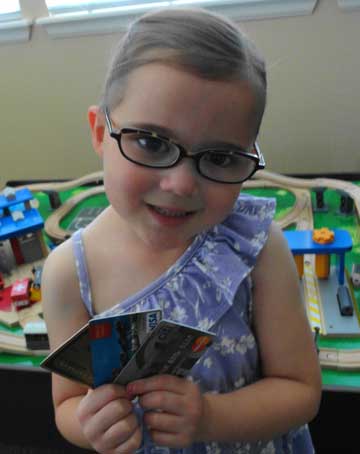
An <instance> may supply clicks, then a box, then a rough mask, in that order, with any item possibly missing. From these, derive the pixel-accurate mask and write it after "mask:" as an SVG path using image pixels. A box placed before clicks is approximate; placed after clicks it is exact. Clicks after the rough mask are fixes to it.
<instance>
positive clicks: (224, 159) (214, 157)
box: [204, 152, 233, 167]
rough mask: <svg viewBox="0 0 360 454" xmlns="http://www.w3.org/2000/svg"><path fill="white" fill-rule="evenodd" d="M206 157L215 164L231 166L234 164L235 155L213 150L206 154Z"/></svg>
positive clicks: (210, 162)
mask: <svg viewBox="0 0 360 454" xmlns="http://www.w3.org/2000/svg"><path fill="white" fill-rule="evenodd" d="M204 159H205V160H206V161H207V162H208V164H211V165H213V166H217V167H229V166H231V165H232V164H233V157H232V156H231V154H229V153H221V152H211V153H207V154H206V155H205V156H204Z"/></svg>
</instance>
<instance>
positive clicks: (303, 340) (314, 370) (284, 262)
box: [203, 223, 321, 440]
mask: <svg viewBox="0 0 360 454" xmlns="http://www.w3.org/2000/svg"><path fill="white" fill-rule="evenodd" d="M252 278H253V283H254V288H253V303H254V324H255V334H256V338H257V342H258V346H259V353H260V359H261V369H262V374H263V377H264V378H263V379H262V380H260V381H258V382H257V383H254V384H252V385H250V386H247V387H244V388H242V389H241V390H239V391H236V392H233V393H230V394H224V395H207V396H205V399H204V401H205V414H206V421H207V424H208V427H209V428H210V427H211V430H212V431H213V432H211V430H209V431H207V428H206V427H204V433H203V437H204V438H214V439H217V440H237V439H239V437H240V439H242V440H257V439H268V438H272V437H273V436H274V435H276V434H281V433H284V432H286V431H288V430H289V429H291V428H294V427H297V426H300V425H302V424H304V423H306V422H309V421H310V420H311V419H313V418H314V417H315V415H316V413H317V411H318V407H319V403H320V396H321V375H320V367H319V362H318V357H317V352H316V348H315V345H314V340H313V335H312V333H311V330H310V327H309V322H308V319H307V316H306V312H305V308H304V304H303V301H302V298H301V293H300V285H299V278H298V275H297V271H296V266H295V262H294V259H293V257H292V255H291V252H290V251H289V248H288V245H287V242H286V240H285V238H284V235H283V234H282V231H281V229H280V228H279V227H278V226H277V225H276V224H275V223H273V224H272V225H271V228H270V232H269V238H268V241H267V243H266V245H265V246H264V249H263V250H262V252H261V254H260V255H259V258H258V261H257V264H256V266H255V268H254V271H253V273H252ZM229 415H232V416H233V417H229Z"/></svg>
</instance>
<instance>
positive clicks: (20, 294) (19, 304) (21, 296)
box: [10, 278, 31, 311]
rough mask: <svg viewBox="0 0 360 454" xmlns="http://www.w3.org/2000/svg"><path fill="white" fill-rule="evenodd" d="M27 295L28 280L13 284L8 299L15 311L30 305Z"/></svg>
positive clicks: (28, 291) (28, 290)
mask: <svg viewBox="0 0 360 454" xmlns="http://www.w3.org/2000/svg"><path fill="white" fill-rule="evenodd" d="M29 293H30V279H29V278H24V279H21V280H18V281H15V282H14V284H13V286H12V289H11V294H10V298H11V301H12V304H13V306H14V307H15V309H16V310H17V311H19V310H21V309H24V308H25V307H28V306H30V305H31V303H30V298H29Z"/></svg>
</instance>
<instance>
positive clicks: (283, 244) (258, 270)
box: [252, 221, 296, 284]
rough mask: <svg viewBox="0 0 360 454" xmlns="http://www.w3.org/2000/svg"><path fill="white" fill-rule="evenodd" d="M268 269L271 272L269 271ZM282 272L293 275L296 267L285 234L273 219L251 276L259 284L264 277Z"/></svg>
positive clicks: (270, 276) (271, 276)
mask: <svg viewBox="0 0 360 454" xmlns="http://www.w3.org/2000/svg"><path fill="white" fill-rule="evenodd" d="M269 266H271V268H269ZM270 270H271V272H269V271H270ZM282 272H287V273H290V275H291V276H293V277H294V276H295V275H296V268H295V263H294V260H293V257H292V254H291V252H290V250H289V247H288V244H287V241H286V239H285V236H284V235H283V232H282V230H281V228H280V226H279V225H278V224H277V223H276V222H274V221H273V222H272V223H271V225H270V228H269V233H268V238H267V241H266V243H265V245H264V247H263V249H262V251H261V252H260V254H259V257H258V259H257V262H256V265H255V267H254V270H253V273H252V277H253V279H254V282H255V283H257V284H259V283H261V282H264V278H266V277H269V278H273V277H274V273H282Z"/></svg>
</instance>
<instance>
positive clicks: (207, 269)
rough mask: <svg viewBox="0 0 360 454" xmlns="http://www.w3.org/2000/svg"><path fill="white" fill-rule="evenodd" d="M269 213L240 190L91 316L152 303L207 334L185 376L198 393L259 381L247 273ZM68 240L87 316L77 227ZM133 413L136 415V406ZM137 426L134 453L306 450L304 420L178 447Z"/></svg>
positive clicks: (290, 453) (261, 201)
mask: <svg viewBox="0 0 360 454" xmlns="http://www.w3.org/2000/svg"><path fill="white" fill-rule="evenodd" d="M274 212H275V201H274V200H273V199H266V198H259V197H253V196H249V195H241V196H240V197H239V198H238V200H237V201H236V203H235V206H234V209H233V211H232V212H231V213H230V215H229V216H228V217H227V218H226V219H225V221H224V222H223V223H221V224H220V225H217V226H215V227H213V228H212V229H210V230H208V231H206V232H204V233H202V234H200V235H198V236H197V237H196V238H195V240H194V241H193V243H192V244H191V245H190V246H189V248H188V249H187V250H186V251H185V253H184V254H183V255H182V256H181V257H180V258H179V259H178V260H177V261H176V263H175V264H174V265H173V266H172V267H171V268H169V270H168V271H167V272H166V273H164V274H163V275H162V276H160V277H159V278H158V279H157V280H156V281H154V282H152V283H151V284H150V285H149V286H147V287H146V288H144V289H143V290H141V291H140V292H138V293H136V294H135V295H132V296H131V297H130V298H128V299H126V300H125V301H122V302H121V303H119V304H116V305H115V306H114V307H112V308H111V309H109V310H106V311H105V312H103V313H101V314H99V315H101V316H104V315H115V314H118V313H120V312H132V311H141V310H148V309H155V308H159V307H160V308H161V309H162V311H163V316H164V318H167V319H171V320H174V321H177V322H181V323H184V324H187V325H191V326H195V327H199V328H202V329H205V330H209V331H212V332H214V333H215V334H216V336H217V337H216V340H215V342H214V343H213V345H212V346H211V347H210V348H209V349H208V350H207V351H206V353H205V354H204V355H203V356H202V358H201V359H200V360H199V361H198V362H197V363H196V364H195V366H194V367H193V369H192V370H191V374H190V375H189V377H188V379H189V380H192V381H194V382H196V383H197V384H198V385H199V386H200V388H201V390H202V391H203V392H211V393H227V392H231V391H234V390H236V389H239V388H242V387H243V386H246V385H248V384H250V383H253V382H255V381H257V380H259V379H261V370H260V364H259V352H258V347H257V344H256V339H255V336H254V332H253V330H252V317H251V312H252V291H251V290H252V282H251V276H250V273H251V271H252V269H253V267H254V265H255V262H256V258H257V256H258V254H259V252H260V251H261V249H262V248H263V246H264V244H265V242H266V239H267V235H268V229H269V226H270V223H271V221H272V219H273V216H274ZM73 245H74V255H75V258H76V264H77V270H78V275H79V282H80V290H81V294H82V298H83V300H84V304H85V305H86V307H87V309H88V311H89V314H90V316H94V315H95V314H94V313H93V309H92V300H91V286H90V282H89V277H88V273H87V269H86V263H85V259H84V257H85V255H84V248H83V243H82V239H81V231H78V232H76V233H75V234H74V235H73ZM137 411H138V416H139V418H141V415H142V410H141V408H139V407H138V408H137ZM229 418H232V415H231V414H229ZM143 432H144V437H143V446H142V448H141V449H140V450H138V453H139V454H140V453H141V454H236V453H238V454H240V453H241V454H243V453H244V454H255V453H256V454H308V453H313V452H314V449H313V445H312V442H311V437H310V434H309V430H308V428H307V426H303V427H301V428H297V429H294V430H291V431H290V432H288V433H286V434H284V435H283V436H280V437H277V438H275V439H273V440H270V441H269V440H268V441H257V442H252V443H248V442H238V443H218V442H211V443H196V444H194V445H192V446H191V447H189V448H185V449H169V448H164V447H159V446H155V445H154V444H153V443H152V441H151V439H150V437H149V434H148V433H147V431H146V428H145V427H144V430H143Z"/></svg>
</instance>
